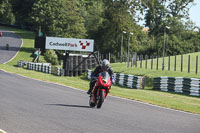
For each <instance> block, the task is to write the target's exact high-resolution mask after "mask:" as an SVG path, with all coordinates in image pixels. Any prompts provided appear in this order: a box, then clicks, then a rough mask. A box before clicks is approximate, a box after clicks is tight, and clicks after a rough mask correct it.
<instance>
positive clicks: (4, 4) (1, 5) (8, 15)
mask: <svg viewBox="0 0 200 133" xmlns="http://www.w3.org/2000/svg"><path fill="white" fill-rule="evenodd" d="M0 21H1V22H4V23H9V24H14V23H15V16H14V14H13V12H12V5H11V4H10V3H9V1H8V0H1V1H0Z"/></svg>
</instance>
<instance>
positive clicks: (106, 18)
mask: <svg viewBox="0 0 200 133" xmlns="http://www.w3.org/2000/svg"><path fill="white" fill-rule="evenodd" d="M194 5H195V3H194V0H0V22H4V23H9V24H19V25H25V26H31V27H32V28H33V29H35V30H41V32H42V33H44V35H46V36H54V37H67V38H88V39H94V40H95V50H96V51H100V52H101V53H108V52H110V53H112V54H113V55H115V58H117V56H118V55H120V54H119V53H120V51H121V44H122V36H123V47H122V51H123V53H126V52H127V47H128V40H129V39H130V52H137V53H138V54H149V55H161V54H162V52H163V43H164V41H163V40H164V32H166V36H165V40H166V47H165V51H166V55H176V54H184V53H190V52H197V51H200V43H199V42H200V31H199V27H197V26H196V25H195V24H194V23H193V22H192V21H191V20H190V18H189V9H190V8H191V7H192V6H194ZM142 20H143V21H144V25H142V26H141V25H139V24H138V22H139V21H142ZM144 27H148V30H147V31H144V30H143V28H144ZM166 27H170V29H167V28H166ZM123 31H125V32H126V34H125V33H124V34H123ZM130 33H133V35H131V34H130Z"/></svg>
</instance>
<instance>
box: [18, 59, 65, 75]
mask: <svg viewBox="0 0 200 133" xmlns="http://www.w3.org/2000/svg"><path fill="white" fill-rule="evenodd" d="M17 65H18V67H24V68H25V66H26V68H27V69H29V70H35V71H39V72H44V73H48V74H51V73H53V74H55V75H57V76H63V75H64V70H63V69H61V68H58V67H55V71H53V70H52V66H51V64H50V63H34V62H25V61H21V60H19V61H18V62H17Z"/></svg>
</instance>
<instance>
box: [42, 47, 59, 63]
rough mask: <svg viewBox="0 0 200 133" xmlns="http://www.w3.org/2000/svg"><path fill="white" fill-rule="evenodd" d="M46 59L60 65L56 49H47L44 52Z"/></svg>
mask: <svg viewBox="0 0 200 133" xmlns="http://www.w3.org/2000/svg"><path fill="white" fill-rule="evenodd" d="M44 59H45V60H46V61H47V62H49V63H51V64H52V65H58V56H57V54H56V52H55V51H54V50H47V51H46V52H45V53H44Z"/></svg>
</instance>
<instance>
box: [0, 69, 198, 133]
mask: <svg viewBox="0 0 200 133" xmlns="http://www.w3.org/2000/svg"><path fill="white" fill-rule="evenodd" d="M88 99H89V98H88V95H87V94H86V92H84V91H80V90H77V89H73V88H69V87H66V86H62V85H58V84H53V83H47V82H43V81H39V80H33V79H30V78H26V77H22V76H19V75H15V74H11V73H7V72H3V71H1V70H0V128H2V129H3V130H5V131H7V133H199V131H200V115H195V114H191V113H185V112H180V111H175V110H170V109H165V108H160V107H156V106H152V105H149V104H144V103H140V102H137V101H131V100H125V99H120V98H116V97H111V96H108V97H107V99H106V101H105V103H104V104H103V106H102V108H101V109H97V108H90V107H89V105H88Z"/></svg>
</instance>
